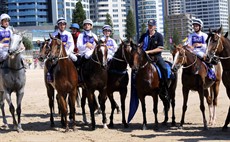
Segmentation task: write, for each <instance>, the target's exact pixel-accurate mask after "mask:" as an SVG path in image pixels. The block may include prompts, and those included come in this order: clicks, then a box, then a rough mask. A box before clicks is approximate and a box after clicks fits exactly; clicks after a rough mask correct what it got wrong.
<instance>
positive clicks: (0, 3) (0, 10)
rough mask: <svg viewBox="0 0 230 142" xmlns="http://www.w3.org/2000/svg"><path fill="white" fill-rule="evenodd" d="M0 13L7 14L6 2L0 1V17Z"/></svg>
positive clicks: (4, 0) (5, 0)
mask: <svg viewBox="0 0 230 142" xmlns="http://www.w3.org/2000/svg"><path fill="white" fill-rule="evenodd" d="M2 13H8V9H7V0H0V15H1V14H2Z"/></svg>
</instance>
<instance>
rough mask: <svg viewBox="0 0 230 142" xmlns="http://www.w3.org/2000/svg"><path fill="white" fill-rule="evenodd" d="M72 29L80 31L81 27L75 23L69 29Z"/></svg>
mask: <svg viewBox="0 0 230 142" xmlns="http://www.w3.org/2000/svg"><path fill="white" fill-rule="evenodd" d="M69 28H70V29H72V28H75V29H80V27H79V25H78V24H77V23H73V24H71V26H70V27H69Z"/></svg>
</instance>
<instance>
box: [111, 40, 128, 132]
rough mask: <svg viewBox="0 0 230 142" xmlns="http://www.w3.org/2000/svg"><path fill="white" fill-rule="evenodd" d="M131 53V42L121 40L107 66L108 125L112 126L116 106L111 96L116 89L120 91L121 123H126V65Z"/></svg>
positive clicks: (126, 125)
mask: <svg viewBox="0 0 230 142" xmlns="http://www.w3.org/2000/svg"><path fill="white" fill-rule="evenodd" d="M130 54H131V44H130V43H129V42H127V43H126V42H124V41H122V42H121V44H120V46H119V48H118V49H117V51H116V53H115V54H114V56H113V58H112V60H111V61H110V63H109V67H108V84H107V95H108V98H109V100H110V102H111V107H112V110H111V115H110V123H109V126H110V127H113V114H114V110H115V108H116V102H115V100H114V98H113V93H114V92H115V91H118V92H119V93H120V101H121V110H122V123H123V125H124V127H125V128H127V127H128V124H127V122H126V119H125V99H126V96H127V85H128V82H129V75H128V71H127V65H128V63H129V58H130V57H129V56H130Z"/></svg>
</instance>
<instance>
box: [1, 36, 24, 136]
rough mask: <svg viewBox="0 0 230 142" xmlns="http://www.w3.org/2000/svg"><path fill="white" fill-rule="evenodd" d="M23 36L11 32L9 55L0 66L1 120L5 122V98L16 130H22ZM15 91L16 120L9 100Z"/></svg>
mask: <svg viewBox="0 0 230 142" xmlns="http://www.w3.org/2000/svg"><path fill="white" fill-rule="evenodd" d="M22 38H23V33H20V32H17V33H13V35H12V38H11V43H10V47H9V51H8V52H9V57H8V58H7V59H6V60H5V61H4V62H3V63H2V66H1V78H2V79H1V82H0V83H1V85H0V86H2V87H3V91H2V90H1V95H0V105H3V106H0V107H1V109H2V111H3V112H2V113H3V114H4V115H3V120H4V121H5V122H4V123H6V125H7V122H6V118H5V112H4V100H5V99H6V100H7V102H8V104H9V109H10V112H11V115H12V117H13V124H14V129H15V130H17V131H18V132H23V129H22V126H21V102H22V98H23V96H24V87H25V83H26V75H25V67H24V64H23V63H22V55H21V52H22V51H23V50H25V49H23V48H22V47H23V46H21V42H22ZM12 92H15V93H16V98H17V99H16V100H17V109H16V112H17V116H18V120H16V118H15V108H14V105H13V103H12V100H11V93H12Z"/></svg>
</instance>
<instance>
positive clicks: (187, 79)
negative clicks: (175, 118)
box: [172, 45, 221, 130]
mask: <svg viewBox="0 0 230 142" xmlns="http://www.w3.org/2000/svg"><path fill="white" fill-rule="evenodd" d="M175 50H176V54H175V55H174V63H173V66H172V70H174V71H177V70H178V69H179V68H180V67H181V66H183V72H182V85H183V86H182V91H183V99H184V101H183V109H182V110H183V112H182V117H181V122H180V127H183V124H184V118H185V112H186V110H187V101H188V94H189V91H190V90H194V91H198V93H199V98H200V110H201V112H202V115H203V124H204V129H205V130H206V129H207V128H208V127H207V121H206V117H205V106H204V97H206V99H207V103H208V105H209V107H211V106H212V101H213V102H214V104H213V105H216V104H217V96H218V93H219V85H220V80H221V73H220V71H221V68H220V64H217V65H216V66H215V75H216V80H213V79H210V78H209V77H207V71H208V69H207V67H206V65H205V64H204V63H203V62H202V61H201V59H200V58H198V57H197V55H195V54H194V53H192V51H190V50H189V49H188V47H187V45H186V46H182V45H178V46H176V48H175ZM209 87H210V92H211V95H213V96H212V97H210V96H209V92H208V88H209ZM212 98H213V100H212ZM212 114H213V116H212ZM213 121H215V108H214V110H213V113H212V111H211V109H210V123H211V124H212V123H214V122H213Z"/></svg>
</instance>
